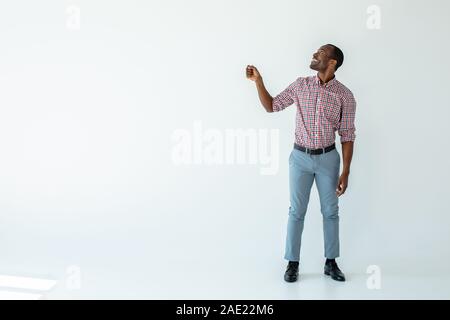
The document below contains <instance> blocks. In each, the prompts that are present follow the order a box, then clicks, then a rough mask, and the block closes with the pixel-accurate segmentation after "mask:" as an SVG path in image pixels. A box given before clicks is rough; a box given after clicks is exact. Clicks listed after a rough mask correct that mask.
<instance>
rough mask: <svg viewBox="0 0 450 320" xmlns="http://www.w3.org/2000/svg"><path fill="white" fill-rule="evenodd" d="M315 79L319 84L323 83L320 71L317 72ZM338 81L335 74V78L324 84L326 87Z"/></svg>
mask: <svg viewBox="0 0 450 320" xmlns="http://www.w3.org/2000/svg"><path fill="white" fill-rule="evenodd" d="M315 80H316V83H317V84H318V85H321V82H320V78H319V73H317V74H316V77H315ZM336 81H337V80H336V75H334V77H333V79H331V80H330V81H328V82H327V83H326V84H324V86H325V87H331V86H332V85H334V84H335V83H336Z"/></svg>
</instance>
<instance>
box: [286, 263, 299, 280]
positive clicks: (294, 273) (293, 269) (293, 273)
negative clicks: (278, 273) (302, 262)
mask: <svg viewBox="0 0 450 320" xmlns="http://www.w3.org/2000/svg"><path fill="white" fill-rule="evenodd" d="M297 279H298V261H289V263H288V265H287V267H286V272H285V273H284V280H285V281H287V282H295V281H297Z"/></svg>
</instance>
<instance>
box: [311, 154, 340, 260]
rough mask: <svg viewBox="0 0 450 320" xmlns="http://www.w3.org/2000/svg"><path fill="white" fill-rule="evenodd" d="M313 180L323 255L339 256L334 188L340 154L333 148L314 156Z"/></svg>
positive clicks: (336, 203)
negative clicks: (318, 202) (317, 204)
mask: <svg viewBox="0 0 450 320" xmlns="http://www.w3.org/2000/svg"><path fill="white" fill-rule="evenodd" d="M316 159H317V160H318V161H317V162H316V167H315V169H316V170H315V180H316V185H317V190H318V192H319V198H320V210H321V212H322V217H323V236H324V251H325V257H326V258H328V259H334V258H337V257H339V201H338V197H337V196H336V188H337V184H338V181H339V168H340V156H339V152H338V151H337V150H336V149H334V150H332V151H330V152H327V153H324V154H321V155H319V157H318V158H316Z"/></svg>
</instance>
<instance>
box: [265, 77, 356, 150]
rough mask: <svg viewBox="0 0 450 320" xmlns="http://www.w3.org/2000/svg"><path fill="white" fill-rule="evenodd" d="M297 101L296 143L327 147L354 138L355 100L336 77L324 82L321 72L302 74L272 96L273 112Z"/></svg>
mask: <svg viewBox="0 0 450 320" xmlns="http://www.w3.org/2000/svg"><path fill="white" fill-rule="evenodd" d="M294 102H295V104H296V106H297V116H296V128H295V142H296V143H297V144H299V145H301V146H303V147H307V148H311V149H319V148H325V147H327V146H329V145H332V144H333V143H334V141H335V132H336V130H337V131H338V133H339V135H340V136H341V143H342V142H346V141H354V140H355V137H356V135H355V109H356V101H355V99H354V97H353V94H352V92H351V91H350V90H349V89H348V88H347V87H345V86H344V85H343V84H342V83H340V82H339V81H338V80H336V77H334V78H333V79H331V80H330V81H328V82H327V83H326V84H321V83H320V79H319V76H318V75H315V76H310V77H299V78H297V80H295V81H294V82H293V83H291V84H290V85H289V86H288V87H287V88H286V89H285V90H283V91H282V92H281V93H280V94H278V95H277V96H276V97H274V98H273V102H272V106H273V111H274V112H277V111H281V110H283V109H285V108H286V107H288V106H290V105H291V104H293V103H294Z"/></svg>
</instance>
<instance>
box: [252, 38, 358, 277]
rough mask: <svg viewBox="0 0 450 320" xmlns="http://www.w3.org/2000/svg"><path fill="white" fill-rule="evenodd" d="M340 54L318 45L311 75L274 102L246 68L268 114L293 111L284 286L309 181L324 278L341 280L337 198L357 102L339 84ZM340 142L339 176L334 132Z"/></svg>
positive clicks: (294, 263) (293, 273)
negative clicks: (317, 213) (317, 212)
mask: <svg viewBox="0 0 450 320" xmlns="http://www.w3.org/2000/svg"><path fill="white" fill-rule="evenodd" d="M343 61H344V54H343V53H342V51H341V50H340V49H339V48H338V47H336V46H334V45H332V44H326V45H323V46H321V47H320V48H319V49H318V50H317V52H315V53H314V54H313V56H312V61H311V64H310V68H311V69H313V70H315V71H317V74H316V75H315V76H309V77H299V78H297V79H296V80H295V81H294V82H293V83H291V84H290V85H289V86H288V87H287V88H286V89H285V90H284V91H282V92H281V93H280V94H278V95H277V96H276V97H274V98H273V97H272V96H271V95H270V94H269V93H268V92H267V90H266V88H265V87H264V83H263V80H262V77H261V74H260V73H259V71H258V70H257V69H256V68H255V67H254V66H253V65H248V66H247V68H246V75H247V78H248V79H250V80H252V81H254V82H255V83H256V88H257V90H258V95H259V99H260V100H261V103H262V105H263V106H264V108H265V109H266V111H267V112H276V111H281V110H283V109H285V108H286V107H288V106H290V105H292V104H293V103H294V102H295V104H296V106H297V115H296V129H295V142H294V148H293V150H292V151H291V154H290V157H289V187H290V207H289V215H288V223H287V236H286V249H285V255H284V259H286V260H288V261H289V262H288V265H287V268H286V271H285V274H284V279H285V280H286V281H287V282H295V281H297V278H298V269H299V260H300V246H301V237H302V232H303V224H304V219H305V214H306V210H307V206H308V202H309V195H310V191H311V187H312V184H313V181H314V180H315V181H316V185H317V190H318V192H319V198H320V208H321V212H322V216H323V232H324V245H325V248H324V250H325V258H326V261H325V267H324V273H325V274H326V275H329V276H331V278H332V279H334V280H337V281H345V276H344V274H343V273H342V271H341V270H340V269H339V267H338V265H337V263H336V260H335V259H336V258H337V257H339V207H338V197H339V196H341V195H342V194H344V192H345V190H346V189H347V183H348V176H349V174H350V162H351V160H352V155H353V143H354V140H355V125H354V122H355V109H356V101H355V99H354V97H353V94H352V92H351V91H350V90H349V89H348V88H347V87H345V86H344V85H343V84H342V83H340V82H339V81H338V80H337V79H336V77H335V72H336V70H337V69H338V68H339V67H340V66H341V65H342V63H343ZM336 131H338V134H339V135H340V137H341V144H342V156H343V169H342V173H341V174H340V175H339V169H340V161H341V160H340V155H339V152H338V151H337V150H336V148H335V132H336Z"/></svg>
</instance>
